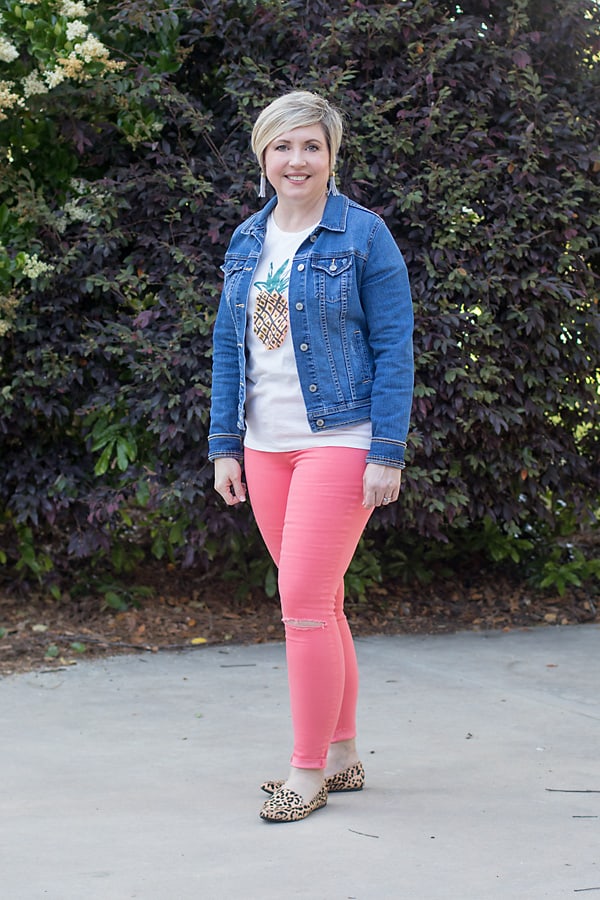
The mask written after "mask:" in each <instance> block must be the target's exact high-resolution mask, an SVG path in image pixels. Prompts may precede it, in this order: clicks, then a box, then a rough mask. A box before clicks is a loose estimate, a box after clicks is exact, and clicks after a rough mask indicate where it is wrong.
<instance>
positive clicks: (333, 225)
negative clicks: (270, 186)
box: [242, 194, 350, 234]
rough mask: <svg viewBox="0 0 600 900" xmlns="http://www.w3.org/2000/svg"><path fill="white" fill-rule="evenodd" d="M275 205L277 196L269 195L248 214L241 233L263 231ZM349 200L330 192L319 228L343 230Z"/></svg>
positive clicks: (344, 228)
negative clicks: (266, 201)
mask: <svg viewBox="0 0 600 900" xmlns="http://www.w3.org/2000/svg"><path fill="white" fill-rule="evenodd" d="M276 206H277V197H271V199H270V200H269V202H268V203H267V204H266V205H265V206H263V208H262V209H261V210H259V211H258V212H257V213H255V214H254V215H253V216H250V218H249V219H247V220H246V221H245V222H244V223H243V225H242V234H259V233H263V234H264V231H265V228H266V225H267V219H268V218H269V216H270V214H271V213H272V212H273V210H274V209H275V207H276ZM349 206H350V200H349V199H348V197H345V196H344V195H343V194H338V196H336V197H334V196H332V195H331V194H330V195H329V197H328V198H327V203H326V204H325V209H324V211H323V217H322V219H321V221H320V222H319V225H318V227H319V228H326V229H327V230H328V231H345V230H346V219H347V217H348V207H349Z"/></svg>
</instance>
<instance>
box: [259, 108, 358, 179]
mask: <svg viewBox="0 0 600 900" xmlns="http://www.w3.org/2000/svg"><path fill="white" fill-rule="evenodd" d="M308 125H321V126H322V128H323V131H324V132H325V139H326V141H327V146H328V148H329V162H330V166H331V171H333V170H334V168H335V161H336V159H337V155H338V150H339V149H340V144H341V143H342V133H343V130H344V125H343V121H342V116H341V114H340V112H339V111H338V110H337V109H336V108H335V107H334V106H332V105H331V103H329V101H328V100H325V98H324V97H320V96H319V95H318V94H313V93H312V92H311V91H292V92H291V93H290V94H284V95H283V97H278V98H277V100H273V102H272V103H269V105H268V106H267V107H265V109H263V111H262V112H261V113H260V115H259V117H258V119H257V120H256V122H255V124H254V128H253V129H252V150H253V151H254V153H255V155H256V158H257V160H258V164H259V165H260V168H261V171H263V170H264V154H265V150H266V149H267V147H268V146H269V144H270V143H271V141H274V140H275V138H276V137H278V136H279V135H280V134H283V133H284V132H285V131H291V130H292V129H293V128H305V127H306V126H308Z"/></svg>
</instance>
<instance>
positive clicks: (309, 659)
mask: <svg viewBox="0 0 600 900" xmlns="http://www.w3.org/2000/svg"><path fill="white" fill-rule="evenodd" d="M366 456H367V451H366V450H357V449H353V448H350V447H315V448H311V449H309V450H297V451H293V452H289V453H265V452H263V451H258V450H251V449H248V448H247V449H246V450H245V459H244V463H245V472H246V481H247V484H248V493H249V497H250V501H251V504H252V508H253V511H254V515H255V517H256V521H257V524H258V527H259V529H260V532H261V534H262V536H263V538H264V541H265V543H266V545H267V548H268V550H269V553H270V554H271V556H272V557H273V560H274V562H275V564H276V566H277V567H278V569H279V595H280V598H281V609H282V616H283V623H284V625H285V638H286V657H287V667H288V680H289V687H290V701H291V711H292V723H293V729H294V750H293V754H292V760H291V762H292V765H293V766H296V767H298V768H306V769H321V768H324V766H325V763H326V760H327V751H328V749H329V745H330V743H332V742H334V741H343V740H349V739H350V738H353V737H355V735H356V701H357V695H358V667H357V663H356V653H355V650H354V642H353V640H352V635H351V633H350V628H349V625H348V622H347V620H346V616H345V614H344V574H345V572H346V569H347V568H348V566H349V565H350V562H351V560H352V556H353V554H354V551H355V549H356V545H357V544H358V541H359V540H360V536H361V534H362V532H363V529H364V527H365V525H366V524H367V521H368V519H369V516H370V514H371V511H372V510H370V509H365V508H364V507H363V505H362V501H363V474H364V471H365V464H366V463H365V461H366Z"/></svg>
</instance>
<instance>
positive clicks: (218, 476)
mask: <svg viewBox="0 0 600 900" xmlns="http://www.w3.org/2000/svg"><path fill="white" fill-rule="evenodd" d="M215 490H216V491H217V493H219V494H220V495H221V497H222V498H223V500H224V501H225V503H226V504H227V506H235V505H236V504H237V503H244V502H245V501H246V485H245V484H244V483H243V482H242V467H241V466H240V464H239V462H238V461H237V459H233V458H232V457H228V456H225V457H221V458H220V459H215Z"/></svg>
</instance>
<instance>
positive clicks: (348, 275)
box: [311, 254, 352, 303]
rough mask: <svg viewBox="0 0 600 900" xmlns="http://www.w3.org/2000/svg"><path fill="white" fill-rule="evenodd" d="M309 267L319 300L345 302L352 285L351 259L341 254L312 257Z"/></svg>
mask: <svg viewBox="0 0 600 900" xmlns="http://www.w3.org/2000/svg"><path fill="white" fill-rule="evenodd" d="M311 265H312V270H313V277H314V280H315V293H316V296H317V297H318V298H319V300H324V301H325V302H327V303H341V302H342V301H345V300H346V299H347V297H348V293H349V291H350V285H351V283H352V257H351V256H349V255H346V256H344V255H343V254H342V255H340V256H319V257H316V258H315V257H313V258H312V259H311Z"/></svg>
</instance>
